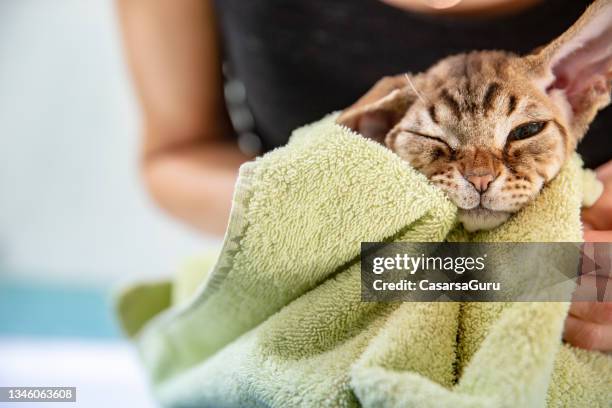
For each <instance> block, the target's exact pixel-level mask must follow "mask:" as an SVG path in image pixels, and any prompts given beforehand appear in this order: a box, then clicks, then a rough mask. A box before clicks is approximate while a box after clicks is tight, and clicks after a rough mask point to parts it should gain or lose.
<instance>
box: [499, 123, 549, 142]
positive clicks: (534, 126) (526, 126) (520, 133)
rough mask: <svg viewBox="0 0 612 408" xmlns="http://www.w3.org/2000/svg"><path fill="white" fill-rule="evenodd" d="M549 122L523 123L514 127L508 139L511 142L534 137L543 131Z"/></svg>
mask: <svg viewBox="0 0 612 408" xmlns="http://www.w3.org/2000/svg"><path fill="white" fill-rule="evenodd" d="M547 124H548V122H544V121H541V122H528V123H523V124H522V125H519V126H517V127H515V128H514V129H512V131H511V132H510V133H509V134H508V141H509V142H511V141H515V140H523V139H527V138H530V137H533V136H535V135H537V134H538V133H540V132H542V130H544V128H545V127H546V125H547Z"/></svg>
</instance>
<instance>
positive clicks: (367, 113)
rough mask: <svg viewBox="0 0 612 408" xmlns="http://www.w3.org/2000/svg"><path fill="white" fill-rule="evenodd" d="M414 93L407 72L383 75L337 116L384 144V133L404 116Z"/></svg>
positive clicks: (344, 123)
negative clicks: (388, 75) (405, 73)
mask: <svg viewBox="0 0 612 408" xmlns="http://www.w3.org/2000/svg"><path fill="white" fill-rule="evenodd" d="M413 101H414V94H413V93H412V92H411V88H410V87H409V84H408V82H407V79H406V76H405V75H397V76H390V77H384V78H382V79H381V80H379V81H378V82H377V83H376V84H375V85H374V86H373V87H372V88H371V89H370V90H369V91H368V92H367V93H366V94H365V95H364V96H362V97H361V98H360V99H359V100H358V101H357V102H355V103H354V104H353V105H351V106H349V107H348V108H346V109H345V110H344V111H343V112H342V113H341V114H340V116H339V117H338V119H337V120H336V122H337V123H339V124H341V125H344V126H347V127H349V128H351V129H353V130H354V131H356V132H359V133H361V134H362V135H363V136H364V137H367V138H369V139H373V140H375V141H377V142H379V143H383V144H384V139H385V135H386V134H387V133H388V132H389V130H391V128H393V127H394V126H395V125H396V124H397V123H398V122H399V121H400V120H401V119H402V117H403V116H404V114H405V113H406V111H407V110H408V107H409V106H410V104H411V103H412V102H413Z"/></svg>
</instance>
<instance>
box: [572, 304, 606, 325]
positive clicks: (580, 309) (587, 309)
mask: <svg viewBox="0 0 612 408" xmlns="http://www.w3.org/2000/svg"><path fill="white" fill-rule="evenodd" d="M570 315H572V316H574V317H577V318H579V319H581V320H585V321H588V322H591V323H598V324H608V325H612V303H610V302H573V303H572V305H571V306H570Z"/></svg>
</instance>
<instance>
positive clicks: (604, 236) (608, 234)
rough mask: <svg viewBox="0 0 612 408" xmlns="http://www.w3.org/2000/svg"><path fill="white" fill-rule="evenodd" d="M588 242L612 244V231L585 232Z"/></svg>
mask: <svg viewBox="0 0 612 408" xmlns="http://www.w3.org/2000/svg"><path fill="white" fill-rule="evenodd" d="M584 240H585V241H586V242H612V231H595V230H590V231H589V230H587V231H584Z"/></svg>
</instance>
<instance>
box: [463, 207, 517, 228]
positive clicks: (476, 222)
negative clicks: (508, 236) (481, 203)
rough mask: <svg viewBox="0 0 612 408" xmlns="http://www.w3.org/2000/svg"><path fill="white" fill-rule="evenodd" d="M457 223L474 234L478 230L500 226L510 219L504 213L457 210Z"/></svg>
mask: <svg viewBox="0 0 612 408" xmlns="http://www.w3.org/2000/svg"><path fill="white" fill-rule="evenodd" d="M458 215H459V221H460V222H461V223H462V224H463V227H464V228H465V229H466V230H467V231H469V232H474V231H478V230H490V229H493V228H495V227H498V226H500V225H501V224H503V223H504V222H506V220H507V219H508V218H509V217H510V213H508V212H504V211H493V210H488V209H486V208H482V207H477V208H472V209H471V210H464V209H461V208H460V209H459V213H458Z"/></svg>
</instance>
